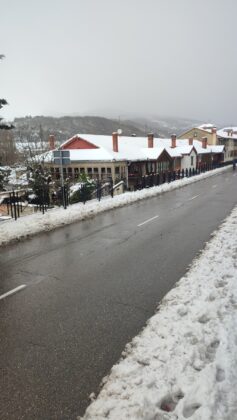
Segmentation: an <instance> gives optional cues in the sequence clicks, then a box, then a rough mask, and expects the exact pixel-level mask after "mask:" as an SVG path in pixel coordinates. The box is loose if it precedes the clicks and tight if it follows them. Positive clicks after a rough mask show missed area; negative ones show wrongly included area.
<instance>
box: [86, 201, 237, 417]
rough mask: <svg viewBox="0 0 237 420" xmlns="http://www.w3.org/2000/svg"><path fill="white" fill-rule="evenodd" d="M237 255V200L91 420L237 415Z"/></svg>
mask: <svg viewBox="0 0 237 420" xmlns="http://www.w3.org/2000/svg"><path fill="white" fill-rule="evenodd" d="M236 257H237V207H236V208H235V209H234V211H233V212H232V214H231V215H230V216H229V218H227V219H226V221H225V222H224V223H223V224H222V226H221V227H220V229H219V230H218V231H217V232H216V233H215V234H214V235H213V238H212V239H211V241H210V242H209V243H208V244H207V245H206V247H205V249H204V251H203V252H202V254H201V255H200V256H199V257H198V258H197V259H196V260H195V261H194V262H193V265H192V266H191V268H190V270H189V271H188V273H187V274H186V275H185V276H184V277H183V278H182V279H181V280H180V281H179V282H178V283H177V285H176V287H175V288H174V289H172V290H171V291H170V292H169V293H168V294H167V295H166V296H165V298H164V299H163V300H162V302H161V304H160V306H159V307H158V310H157V313H156V314H155V315H154V316H153V317H152V318H151V319H150V320H149V321H148V323H147V326H146V327H145V328H144V330H143V332H142V333H141V334H140V335H138V336H137V337H135V338H134V339H133V341H132V342H131V343H130V344H128V345H127V346H126V348H125V351H124V352H123V359H121V361H120V362H119V363H118V364H117V365H115V366H114V367H113V368H112V370H111V373H110V375H109V377H107V378H105V379H104V381H103V383H104V386H103V388H102V390H101V392H100V394H99V396H98V398H97V399H96V400H95V401H94V402H93V403H92V404H91V405H90V406H89V407H88V409H87V411H86V413H85V415H84V417H83V419H84V420H91V419H101V420H102V419H110V420H112V419H113V420H119V419H123V420H125V419H130V420H131V419H134V420H137V419H144V420H185V419H191V420H236V419H237V393H236V387H237V351H236V346H237V259H236ZM92 397H93V396H92ZM79 418H80V417H79Z"/></svg>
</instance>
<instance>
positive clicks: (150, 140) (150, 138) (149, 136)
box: [147, 133, 154, 148]
mask: <svg viewBox="0 0 237 420" xmlns="http://www.w3.org/2000/svg"><path fill="white" fill-rule="evenodd" d="M147 140H148V147H149V148H152V147H154V134H153V133H149V134H147Z"/></svg>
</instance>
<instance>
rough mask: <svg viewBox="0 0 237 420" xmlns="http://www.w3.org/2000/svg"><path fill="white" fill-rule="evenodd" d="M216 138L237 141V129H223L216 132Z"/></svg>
mask: <svg viewBox="0 0 237 420" xmlns="http://www.w3.org/2000/svg"><path fill="white" fill-rule="evenodd" d="M217 136H218V137H223V138H226V139H234V140H237V127H224V128H221V129H220V130H218V131H217Z"/></svg>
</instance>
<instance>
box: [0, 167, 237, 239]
mask: <svg viewBox="0 0 237 420" xmlns="http://www.w3.org/2000/svg"><path fill="white" fill-rule="evenodd" d="M227 170H230V167H228V166H226V167H224V168H219V169H215V170H213V171H210V172H206V173H203V174H200V175H196V176H193V177H191V178H184V179H181V180H177V181H174V182H171V183H170V184H168V183H166V184H163V185H160V186H158V187H152V188H147V189H144V190H141V191H136V192H127V193H124V194H121V195H117V196H115V197H114V198H108V199H103V198H102V200H101V201H100V202H98V201H97V200H91V201H88V202H87V203H86V204H85V205H84V204H82V203H77V204H73V205H71V206H69V207H68V208H67V209H66V210H65V209H63V208H55V209H52V210H50V211H47V212H46V213H45V214H42V213H40V212H39V213H35V214H31V215H28V216H24V217H20V218H19V219H18V220H17V221H15V220H14V219H11V220H7V221H4V222H1V224H0V246H1V245H6V244H8V243H10V242H13V241H15V240H20V239H23V238H26V237H29V236H32V235H35V234H37V233H39V232H44V231H49V230H52V229H55V228H57V227H60V226H63V225H66V224H69V223H72V222H75V221H79V220H84V219H86V218H89V217H93V216H95V215H96V214H98V213H101V212H103V211H106V210H110V209H114V208H116V207H121V206H125V205H127V204H131V203H134V202H136V201H139V200H143V199H145V198H150V197H154V196H156V195H158V194H161V193H163V192H166V191H172V190H174V189H176V188H181V187H183V186H185V185H188V184H191V183H193V182H198V181H201V180H203V179H205V178H207V177H210V176H214V175H217V174H219V173H221V172H223V171H227Z"/></svg>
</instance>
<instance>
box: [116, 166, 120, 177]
mask: <svg viewBox="0 0 237 420" xmlns="http://www.w3.org/2000/svg"><path fill="white" fill-rule="evenodd" d="M115 173H116V175H119V174H120V168H119V166H115Z"/></svg>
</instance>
